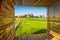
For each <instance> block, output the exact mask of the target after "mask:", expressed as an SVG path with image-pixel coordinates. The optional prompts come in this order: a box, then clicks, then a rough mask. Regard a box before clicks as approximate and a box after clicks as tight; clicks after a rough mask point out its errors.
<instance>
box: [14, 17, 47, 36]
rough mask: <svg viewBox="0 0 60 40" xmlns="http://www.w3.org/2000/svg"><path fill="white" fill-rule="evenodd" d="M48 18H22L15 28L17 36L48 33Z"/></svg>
mask: <svg viewBox="0 0 60 40" xmlns="http://www.w3.org/2000/svg"><path fill="white" fill-rule="evenodd" d="M46 29H47V19H46V18H22V21H21V23H20V24H19V25H18V27H17V28H16V30H15V36H23V35H31V34H41V33H46Z"/></svg>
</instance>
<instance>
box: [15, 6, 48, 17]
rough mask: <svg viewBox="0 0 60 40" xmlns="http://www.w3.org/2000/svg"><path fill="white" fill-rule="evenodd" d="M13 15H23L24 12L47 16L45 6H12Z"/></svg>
mask: <svg viewBox="0 0 60 40" xmlns="http://www.w3.org/2000/svg"><path fill="white" fill-rule="evenodd" d="M14 8H15V16H23V15H25V14H33V15H34V16H40V15H45V17H46V16H47V8H46V7H34V6H16V5H15V6H14Z"/></svg>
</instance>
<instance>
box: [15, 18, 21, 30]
mask: <svg viewBox="0 0 60 40" xmlns="http://www.w3.org/2000/svg"><path fill="white" fill-rule="evenodd" d="M21 20H22V18H20V19H19V21H18V22H17V23H16V24H15V29H16V28H17V26H18V25H19V23H20V22H21Z"/></svg>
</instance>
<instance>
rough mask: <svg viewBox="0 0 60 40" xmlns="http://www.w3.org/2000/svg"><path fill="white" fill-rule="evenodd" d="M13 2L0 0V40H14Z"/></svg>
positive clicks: (11, 0)
mask: <svg viewBox="0 0 60 40" xmlns="http://www.w3.org/2000/svg"><path fill="white" fill-rule="evenodd" d="M14 29H15V28H14V3H13V0H0V40H13V39H14Z"/></svg>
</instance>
